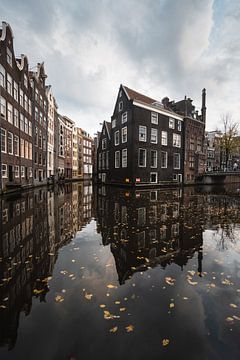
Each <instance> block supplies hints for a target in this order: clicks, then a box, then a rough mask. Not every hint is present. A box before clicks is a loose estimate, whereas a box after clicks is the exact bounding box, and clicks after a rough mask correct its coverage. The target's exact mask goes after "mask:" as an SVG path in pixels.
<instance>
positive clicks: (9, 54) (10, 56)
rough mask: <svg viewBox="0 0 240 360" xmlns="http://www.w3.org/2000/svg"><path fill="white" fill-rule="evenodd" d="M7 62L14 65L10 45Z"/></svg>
mask: <svg viewBox="0 0 240 360" xmlns="http://www.w3.org/2000/svg"><path fill="white" fill-rule="evenodd" d="M7 63H8V64H9V65H10V66H12V52H11V50H10V49H9V47H7Z"/></svg>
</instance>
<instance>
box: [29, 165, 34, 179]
mask: <svg viewBox="0 0 240 360" xmlns="http://www.w3.org/2000/svg"><path fill="white" fill-rule="evenodd" d="M32 176H33V171H32V167H30V168H29V177H30V178H31V177H32Z"/></svg>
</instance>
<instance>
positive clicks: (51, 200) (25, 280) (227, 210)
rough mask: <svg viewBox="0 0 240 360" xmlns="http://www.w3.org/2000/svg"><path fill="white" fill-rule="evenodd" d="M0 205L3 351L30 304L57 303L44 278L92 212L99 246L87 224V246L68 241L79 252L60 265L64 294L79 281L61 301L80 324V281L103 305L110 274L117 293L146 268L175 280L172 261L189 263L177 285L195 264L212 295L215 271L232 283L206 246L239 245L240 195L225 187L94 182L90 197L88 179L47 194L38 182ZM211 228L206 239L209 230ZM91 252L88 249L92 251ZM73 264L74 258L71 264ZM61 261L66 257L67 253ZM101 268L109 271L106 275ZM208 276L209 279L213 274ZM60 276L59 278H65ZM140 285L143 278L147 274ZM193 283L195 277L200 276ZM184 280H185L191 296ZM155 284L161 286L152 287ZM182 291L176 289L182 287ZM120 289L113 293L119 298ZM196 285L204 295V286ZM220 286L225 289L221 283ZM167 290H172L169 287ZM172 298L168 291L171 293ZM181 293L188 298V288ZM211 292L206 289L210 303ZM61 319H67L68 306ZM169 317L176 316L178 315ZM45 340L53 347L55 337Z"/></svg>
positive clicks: (0, 338)
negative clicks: (145, 187) (137, 186)
mask: <svg viewBox="0 0 240 360" xmlns="http://www.w3.org/2000/svg"><path fill="white" fill-rule="evenodd" d="M0 210H1V217H2V223H1V242H0V345H1V346H8V348H9V349H12V348H13V347H14V345H15V344H16V342H17V332H18V327H19V323H20V319H21V318H20V314H25V315H29V314H30V312H31V310H32V309H33V308H34V307H35V308H36V303H37V304H39V302H51V301H52V302H54V300H53V298H51V297H48V295H49V293H51V291H53V290H52V288H51V289H50V288H49V280H50V277H51V276H52V274H53V271H54V268H55V267H56V262H57V260H58V263H59V261H60V260H59V251H60V249H63V251H65V250H64V249H66V248H67V246H66V245H67V244H71V242H72V243H74V241H72V239H73V238H75V236H76V234H78V235H77V237H78V238H80V237H81V236H80V235H81V234H82V232H81V230H82V229H83V228H84V227H85V226H86V225H87V224H89V223H90V221H91V219H92V218H94V219H95V221H96V229H97V232H98V234H99V235H100V236H101V241H102V243H101V244H99V243H97V244H96V238H99V235H97V234H96V233H95V230H94V229H93V228H92V227H89V228H88V230H86V233H87V236H88V239H90V240H91V241H89V242H85V243H84V244H83V246H82V244H81V243H80V241H79V242H78V243H77V244H76V245H73V246H75V248H70V247H68V249H67V250H66V251H65V252H64V257H65V262H64V266H65V267H66V265H67V266H68V267H69V268H68V267H67V269H66V268H64V271H63V273H64V276H65V278H66V279H65V278H64V279H65V281H66V283H64V285H63V286H65V287H66V284H68V283H67V277H68V275H69V277H68V279H69V278H70V276H72V274H73V273H74V276H73V277H72V278H71V284H70V285H67V286H69V289H71V291H72V292H71V291H70V290H69V293H71V294H74V290H75V289H76V287H77V295H72V297H69V300H66V301H65V302H64V304H66V303H67V301H69V302H71V303H72V304H75V305H73V306H75V307H74V309H77V310H75V311H79V314H81V316H80V315H78V314H76V317H77V316H80V318H81V319H82V320H81V321H84V320H83V319H84V315H85V314H86V310H85V307H84V305H82V308H81V306H80V305H79V302H80V300H79V289H80V288H81V287H82V288H84V289H89V288H90V290H89V294H90V291H92V292H94V291H95V292H96V297H97V294H98V296H99V303H100V304H102V303H103V302H104V303H105V304H107V302H109V301H110V300H109V299H110V297H107V299H106V298H101V299H100V297H101V296H103V294H104V296H106V282H108V281H111V282H113V278H114V275H115V274H116V272H117V277H118V282H119V284H120V285H122V286H120V288H121V290H122V289H123V288H126V289H127V284H128V283H130V282H131V279H132V278H134V277H136V278H137V279H138V280H139V277H138V275H139V274H144V273H145V274H146V271H147V270H149V269H152V268H154V269H155V270H156V269H157V270H164V273H165V272H166V273H167V272H168V270H169V269H170V274H171V276H176V277H177V276H178V273H177V271H176V269H175V268H174V270H172V268H173V267H174V266H175V267H176V268H177V269H178V271H179V272H181V274H182V273H184V270H185V268H186V269H187V270H186V271H185V278H183V277H181V276H180V277H179V276H178V278H179V283H180V281H185V282H186V279H187V281H188V283H190V284H191V281H192V280H191V277H190V275H189V273H190V274H192V273H194V272H195V271H193V268H194V269H196V276H197V277H198V278H199V279H200V278H202V277H203V278H202V279H200V280H203V281H202V283H201V286H205V288H204V289H206V291H209V288H215V283H213V281H215V280H213V278H216V274H218V272H219V274H221V276H222V277H223V279H224V280H223V281H224V282H225V284H227V283H228V282H232V279H231V281H230V280H229V279H230V277H227V275H225V273H223V272H221V271H222V270H221V271H220V268H219V269H217V270H216V269H215V267H214V266H215V265H217V266H219V264H220V260H218V259H214V258H213V256H215V253H214V255H207V253H206V251H207V250H209V249H210V247H209V241H210V240H211V246H212V244H214V246H215V249H214V251H215V250H217V251H218V252H219V253H220V252H221V253H222V252H227V250H228V249H235V250H236V253H237V252H239V250H240V249H239V244H238V241H239V234H240V231H239V229H240V228H239V223H240V221H239V219H240V216H239V215H240V196H239V193H238V192H237V191H236V189H235V188H229V189H228V190H227V191H226V189H220V188H217V189H216V191H215V190H214V189H208V188H207V187H205V188H200V189H196V188H185V189H183V190H182V189H177V190H167V189H164V190H151V191H149V190H126V189H123V188H114V187H99V188H97V189H95V191H94V192H93V193H92V187H91V185H89V184H88V185H84V184H83V183H79V184H69V185H66V186H65V187H58V188H54V189H52V190H49V191H48V190H47V189H46V188H44V189H42V188H40V189H36V190H34V191H31V192H27V193H23V194H22V195H21V196H20V197H18V198H13V197H9V198H6V197H5V198H2V199H1V208H0ZM209 234H211V236H208V235H209ZM81 240H82V239H81ZM102 245H103V246H102ZM81 246H82V248H81ZM79 247H80V249H79ZM108 248H110V251H111V253H112V255H113V258H114V267H109V266H110V265H112V264H111V263H110V259H109V256H108V254H107V253H106V252H105V253H104V251H103V249H108ZM74 249H76V250H77V251H79V252H75V258H74V259H73V258H72V256H73V255H72V250H74ZM89 249H90V250H89ZM210 250H212V249H210ZM90 252H93V253H91V254H90ZM224 254H225V253H224ZM101 256H102V259H103V261H102V262H101ZM104 256H105V258H104ZM106 259H107V260H106ZM73 260H74V262H72V261H73ZM105 260H106V264H105V263H104V261H105ZM61 261H62V262H63V259H61ZM221 261H222V260H221ZM189 263H191V268H188V265H189ZM61 266H62V264H59V265H58V270H59V269H62V268H61ZM74 266H76V268H75V267H74ZM107 266H108V267H107ZM106 269H108V270H109V273H107V271H106ZM182 270H183V271H182ZM225 270H226V269H224V271H225ZM171 271H172V272H171ZM59 273H61V271H58V273H57V274H56V275H55V276H56V282H55V284H53V287H54V286H55V294H56V293H58V292H59V289H61V286H62V284H61V286H60V285H59V284H58V280H59V278H60V275H59ZM207 273H209V274H210V275H209V279H208V280H207V279H206V276H207V275H206V274H207ZM109 274H110V275H109ZM212 274H214V276H213V277H212V278H211V276H212ZM61 276H62V275H61ZM104 276H105V277H104ZM107 276H109V277H110V279H111V280H110V279H109V278H107ZM194 276H195V275H194ZM204 277H205V278H204ZM74 279H76V280H75V282H74V281H72V280H74ZM61 281H62V280H60V281H59V282H60V283H61ZM69 281H70V280H69ZM140 281H141V283H143V282H144V280H143V279H140V280H139V282H140ZM194 281H195V282H196V279H194ZM204 281H205V282H206V281H208V283H207V284H205V283H204ZM219 282H220V285H219V286H221V280H219ZM192 283H193V282H192ZM235 283H236V281H235ZM76 284H78V285H76ZM124 284H125V285H124ZM203 284H204V285H203ZM209 284H210V285H209ZM222 284H223V282H222ZM164 285H166V284H164ZM185 285H186V284H185V283H183V287H184V289H185V291H186V292H187V291H188V290H186V287H185ZM187 285H188V284H187ZM91 286H92V287H93V289H91ZM114 286H115V285H114ZM144 286H145V287H144ZM144 286H142V292H143V293H144V294H143V295H144V296H146V297H147V300H146V302H147V301H149V303H151V301H152V304H154V301H160V300H161V301H162V302H166V303H167V304H168V302H169V298H168V297H170V296H169V295H164V294H163V293H161V297H159V294H158V297H157V295H154V296H153V297H152V298H150V297H149V295H147V292H145V291H146V288H147V286H148V284H147V283H146V280H145V285H144ZM154 286H155V287H157V285H156V284H154ZM179 287H180V288H181V286H179ZM162 289H163V288H162V287H161V288H160V289H159V291H163V290H162ZM194 289H195V288H194ZM121 290H119V295H118V296H119V297H120V293H121ZM191 290H192V289H191ZM191 290H190V291H189V293H190V294H191ZM116 291H118V290H116ZM126 291H127V290H126ZM176 291H177V292H178V294H175V295H176V297H177V296H179V291H181V289H180V290H179V289H177V290H176ZM201 291H202V293H203V290H202V288H201ZM221 291H223V290H222V289H221ZM228 291H229V290H228ZM234 291H235V289H234ZM159 293H160V292H159ZM229 293H230V292H228V295H229ZM148 294H149V291H148ZM166 294H168V293H167V292H166ZM204 294H205V293H204ZM206 294H207V293H206ZM224 294H225V293H224ZM108 295H109V294H108ZM175 295H173V294H172V295H171V297H174V296H175ZM187 295H188V297H190V296H191V295H189V294H188V293H187ZM93 296H95V294H94V295H93ZM131 296H132V294H131ZM164 296H165V298H164ZM193 296H195V295H193ZM204 296H205V295H204ZM204 296H203V298H204ZM208 296H209V295H208V294H207V299H208ZM127 297H128V298H129V297H130V296H127ZM185 297H186V296H185ZM123 298H124V297H123ZM186 298H187V297H186ZM209 298H210V297H209ZM90 299H91V297H90ZM159 299H160V300H159ZM85 300H86V298H85ZM88 300H89V299H87V300H86V301H88ZM204 301H205V298H204ZM204 301H203V303H204ZM227 301H228V300H227ZM90 302H91V301H90ZM92 304H93V307H92V310H91V311H92V314H93V316H92V322H93V323H94V326H98V327H99V329H100V330H101V326H102V325H101V322H100V320H99V313H98V312H97V311H99V310H97V311H96V307H95V308H94V302H92ZM114 304H116V303H114ZM144 304H145V302H144ZM87 305H88V304H87ZM110 306H113V305H110V304H109V309H110ZM114 306H115V305H114ZM142 306H143V305H142ZM167 306H168V305H167ZM189 306H191V305H189ZM208 306H210V305H208ZM97 308H98V306H97ZM70 309H71V307H70ZM52 310H53V308H48V310H45V311H46V313H45V316H48V315H49V313H48V312H47V311H52ZM134 310H135V311H136V313H138V317H139V318H140V317H141V314H142V311H140V310H139V312H138V306H135V305H134ZM81 311H82V312H81ZM194 311H195V310H194ZM221 311H222V309H221ZM192 314H193V313H191V315H192ZM194 314H195V313H194ZM95 315H96V316H95ZM66 316H68V319H71V316H72V313H71V311H70V312H68V313H67V315H66ZM152 316H154V314H153V315H152ZM189 316H190V315H189ZM74 317H75V313H74ZM53 318H54V315H53ZM54 319H55V318H54ZM93 319H94V320H93ZM173 319H174V318H173ZM21 320H22V319H21ZM94 321H96V323H95V322H94ZM101 321H105V320H101ZM119 321H120V320H119ZM171 321H172V322H174V320H171ZM72 322H73V321H72ZM88 322H89V318H87V319H86V323H85V328H86V327H87V324H88ZM53 323H54V321H53ZM191 323H192V322H191ZM25 324H26V323H25ZM71 324H72V323H71V322H70V320H69V322H68V325H69V326H71ZM162 324H164V327H165V328H166V329H167V325H168V323H167V322H166V323H164V321H163V322H162ZM211 324H212V322H211ZM25 326H26V325H25ZM37 326H38V324H37V323H36V324H35V323H34V329H35V328H36V327H37ZM75 326H76V325H75ZM73 327H74V326H73ZM150 327H152V323H150ZM80 328H81V324H80V325H79V328H77V329H75V328H74V331H73V329H69V330H72V331H73V333H76V334H77V333H78V331H80ZM89 329H90V327H89ZM100 330H99V333H100V332H101V331H100ZM56 333H57V331H56ZM143 333H144V332H143ZM84 334H85V330H84ZM85 335H86V334H85ZM40 336H41V335H40ZM86 336H87V335H86ZM89 336H90V337H89V339H92V334H90V335H89ZM139 336H140V335H139ZM196 338H197V336H196ZM22 341H23V340H22ZM103 341H104V338H101V340H99V343H102V342H103ZM49 342H50V344H51V336H50V338H49ZM84 343H85V341H84ZM86 344H87V341H86ZM80 345H81V346H83V342H81V344H80V343H79V349H80V348H81V346H80ZM49 347H50V346H49ZM76 347H77V346H76ZM46 348H48V346H46ZM106 348H107V345H106Z"/></svg>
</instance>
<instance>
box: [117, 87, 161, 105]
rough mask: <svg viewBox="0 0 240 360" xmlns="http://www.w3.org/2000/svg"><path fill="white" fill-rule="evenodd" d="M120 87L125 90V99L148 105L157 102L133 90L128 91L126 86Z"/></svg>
mask: <svg viewBox="0 0 240 360" xmlns="http://www.w3.org/2000/svg"><path fill="white" fill-rule="evenodd" d="M122 87H123V89H124V90H125V92H126V95H127V97H128V98H129V99H131V100H138V101H141V102H143V103H145V104H149V105H150V104H153V103H155V102H157V100H154V99H152V98H150V97H148V96H146V95H143V94H140V93H139V92H137V91H135V90H132V89H129V88H128V87H127V86H124V85H122Z"/></svg>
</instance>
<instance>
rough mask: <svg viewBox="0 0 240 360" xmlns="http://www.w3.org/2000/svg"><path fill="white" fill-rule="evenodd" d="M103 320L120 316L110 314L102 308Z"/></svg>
mask: <svg viewBox="0 0 240 360" xmlns="http://www.w3.org/2000/svg"><path fill="white" fill-rule="evenodd" d="M103 317H104V319H105V320H111V319H119V318H120V316H118V315H113V314H111V313H110V312H109V311H108V310H104V315H103Z"/></svg>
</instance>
